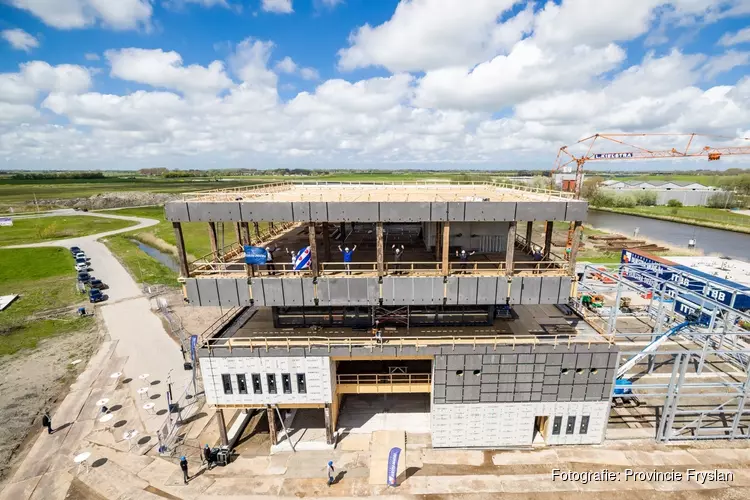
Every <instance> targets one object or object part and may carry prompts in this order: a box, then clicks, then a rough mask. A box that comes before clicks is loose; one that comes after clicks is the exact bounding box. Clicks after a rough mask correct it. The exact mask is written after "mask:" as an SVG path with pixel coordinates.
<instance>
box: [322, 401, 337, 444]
mask: <svg viewBox="0 0 750 500" xmlns="http://www.w3.org/2000/svg"><path fill="white" fill-rule="evenodd" d="M323 412H324V416H325V422H326V424H325V425H326V444H334V443H333V435H334V434H333V419H332V418H331V403H326V404H325V407H324V408H323Z"/></svg>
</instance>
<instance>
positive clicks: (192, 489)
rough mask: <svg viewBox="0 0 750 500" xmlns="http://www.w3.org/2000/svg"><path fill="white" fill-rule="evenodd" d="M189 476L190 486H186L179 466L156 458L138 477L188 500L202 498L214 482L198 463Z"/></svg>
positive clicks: (190, 469)
mask: <svg viewBox="0 0 750 500" xmlns="http://www.w3.org/2000/svg"><path fill="white" fill-rule="evenodd" d="M188 474H189V479H188V484H185V481H184V479H183V476H182V470H180V467H179V465H177V464H174V463H172V462H168V461H166V460H164V459H161V458H156V459H154V461H153V462H151V463H150V464H149V465H148V466H146V467H144V468H143V469H142V470H141V471H140V472H139V473H138V477H139V478H141V479H144V480H146V481H148V483H149V484H150V485H152V486H154V487H155V488H158V489H160V490H162V491H164V492H166V493H168V494H170V495H174V496H176V497H178V498H184V499H188V500H192V499H195V498H200V496H201V494H202V493H203V492H204V491H205V490H206V488H208V487H209V486H211V485H212V484H213V482H214V478H212V477H210V476H208V475H206V474H205V470H204V469H203V468H202V467H200V465H199V464H197V463H196V464H194V465H193V466H192V467H190V468H189V469H188Z"/></svg>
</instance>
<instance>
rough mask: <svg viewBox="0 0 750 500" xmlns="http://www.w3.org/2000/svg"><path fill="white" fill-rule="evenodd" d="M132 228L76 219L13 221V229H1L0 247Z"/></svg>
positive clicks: (114, 221) (90, 218) (97, 219)
mask: <svg viewBox="0 0 750 500" xmlns="http://www.w3.org/2000/svg"><path fill="white" fill-rule="evenodd" d="M135 224H137V223H136V222H133V221H128V220H121V219H110V218H105V217H94V216H77V215H71V216H50V217H33V218H15V219H14V220H13V225H12V226H3V227H0V241H2V245H3V246H10V245H22V244H28V243H39V242H41V241H50V240H60V239H65V238H75V237H79V236H86V235H89V234H96V233H103V232H105V231H113V230H115V229H122V228H125V227H129V226H133V225H135Z"/></svg>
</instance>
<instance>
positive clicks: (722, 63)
mask: <svg viewBox="0 0 750 500" xmlns="http://www.w3.org/2000/svg"><path fill="white" fill-rule="evenodd" d="M749 63H750V52H738V51H735V50H729V51H727V52H726V53H724V54H722V55H720V56H717V57H712V58H711V59H710V60H709V61H708V62H707V63H706V65H705V66H704V67H703V69H704V71H705V77H706V78H707V79H709V80H711V79H713V78H715V77H716V76H718V75H720V74H722V73H726V72H727V71H730V70H732V69H734V68H736V67H738V66H747V65H748V64H749Z"/></svg>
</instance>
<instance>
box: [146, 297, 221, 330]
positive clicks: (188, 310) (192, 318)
mask: <svg viewBox="0 0 750 500" xmlns="http://www.w3.org/2000/svg"><path fill="white" fill-rule="evenodd" d="M160 297H163V298H165V299H167V303H168V304H169V307H170V309H171V310H172V312H173V313H174V314H175V315H177V316H178V317H179V318H180V320H181V321H182V327H183V328H184V329H185V332H186V333H187V334H188V335H200V334H201V333H203V332H204V331H205V330H206V329H207V328H208V327H210V326H211V325H212V324H213V323H214V322H215V321H216V320H217V319H219V318H220V317H221V316H222V314H225V313H226V312H227V311H228V310H229V309H228V308H226V307H225V308H221V307H196V306H191V305H190V304H188V303H186V302H185V301H184V300H183V296H182V291H181V290H174V291H169V292H166V293H164V294H161V295H160Z"/></svg>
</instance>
